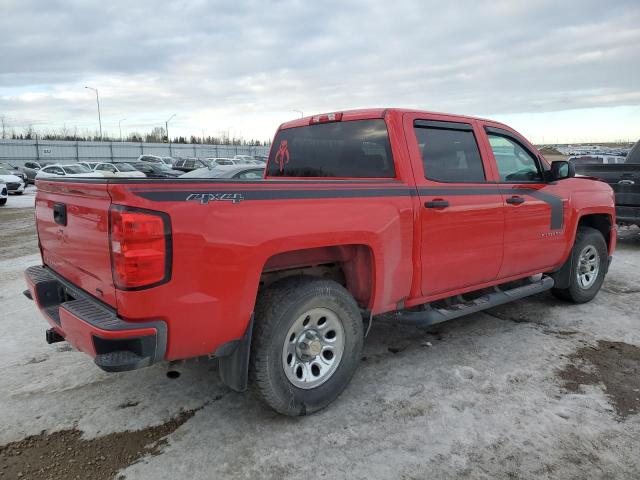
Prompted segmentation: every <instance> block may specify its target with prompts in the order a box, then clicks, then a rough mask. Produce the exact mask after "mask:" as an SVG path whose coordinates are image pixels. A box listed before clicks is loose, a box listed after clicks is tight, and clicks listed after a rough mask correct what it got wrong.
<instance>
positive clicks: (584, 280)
mask: <svg viewBox="0 0 640 480" xmlns="http://www.w3.org/2000/svg"><path fill="white" fill-rule="evenodd" d="M599 272H600V255H598V251H597V250H596V248H595V247H594V246H592V245H587V246H586V247H584V248H583V249H582V251H581V252H580V256H578V268H577V271H576V275H577V276H578V285H579V286H580V288H582V289H584V290H587V289H588V288H590V287H591V286H592V285H593V284H594V283H595V281H596V279H597V278H598V273H599Z"/></svg>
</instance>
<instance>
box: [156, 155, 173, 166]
mask: <svg viewBox="0 0 640 480" xmlns="http://www.w3.org/2000/svg"><path fill="white" fill-rule="evenodd" d="M160 158H161V159H162V161H163V162H164V164H165V165H169V166H170V167H171V166H173V164H174V163H176V159H175V158H173V157H160Z"/></svg>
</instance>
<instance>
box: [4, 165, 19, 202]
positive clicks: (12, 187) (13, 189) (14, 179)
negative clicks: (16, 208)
mask: <svg viewBox="0 0 640 480" xmlns="http://www.w3.org/2000/svg"><path fill="white" fill-rule="evenodd" d="M0 182H1V183H4V184H5V185H6V186H7V192H8V193H15V194H16V195H22V194H23V193H24V187H25V183H24V180H23V179H22V177H18V176H17V175H14V174H13V173H12V171H11V170H7V169H6V168H2V167H0Z"/></svg>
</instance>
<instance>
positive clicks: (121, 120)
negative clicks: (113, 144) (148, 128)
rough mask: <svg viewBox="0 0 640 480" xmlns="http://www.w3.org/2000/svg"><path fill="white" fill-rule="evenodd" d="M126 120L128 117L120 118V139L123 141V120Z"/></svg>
mask: <svg viewBox="0 0 640 480" xmlns="http://www.w3.org/2000/svg"><path fill="white" fill-rule="evenodd" d="M124 120H126V118H122V119H120V120H118V130H120V141H122V122H123V121H124Z"/></svg>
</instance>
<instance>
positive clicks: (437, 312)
mask: <svg viewBox="0 0 640 480" xmlns="http://www.w3.org/2000/svg"><path fill="white" fill-rule="evenodd" d="M553 284H554V282H553V278H551V277H547V276H543V277H542V278H541V279H540V280H536V281H533V282H530V283H528V284H525V285H521V286H518V287H514V288H510V289H504V290H502V289H500V288H498V287H494V289H493V291H492V292H489V293H486V294H485V295H482V296H481V297H478V298H475V299H473V300H469V301H464V300H463V299H461V301H460V302H459V303H451V304H449V305H447V306H446V307H445V308H435V307H432V306H431V305H430V304H427V305H425V309H424V310H421V311H400V312H397V313H396V314H395V316H396V318H397V319H398V321H400V322H401V323H406V324H410V325H416V326H421V327H424V326H428V325H433V324H436V323H440V322H445V321H447V320H453V319H454V318H458V317H462V316H464V315H469V314H470V313H476V312H480V311H481V310H486V309H487V308H492V307H497V306H498V305H503V304H505V303H509V302H511V301H513V300H518V299H520V298H524V297H528V296H530V295H535V294H536V293H541V292H544V291H546V290H550V289H552V288H553ZM458 298H459V297H458Z"/></svg>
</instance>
